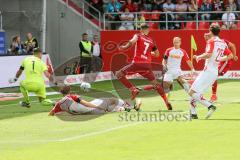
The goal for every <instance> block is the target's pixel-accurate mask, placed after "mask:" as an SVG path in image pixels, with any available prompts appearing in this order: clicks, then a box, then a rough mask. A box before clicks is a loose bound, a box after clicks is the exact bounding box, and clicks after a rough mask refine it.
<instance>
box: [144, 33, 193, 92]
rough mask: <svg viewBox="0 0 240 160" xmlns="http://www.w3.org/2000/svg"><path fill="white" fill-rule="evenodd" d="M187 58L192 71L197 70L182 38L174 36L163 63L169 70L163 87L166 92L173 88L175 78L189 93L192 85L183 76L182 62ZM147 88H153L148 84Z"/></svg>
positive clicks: (165, 75)
mask: <svg viewBox="0 0 240 160" xmlns="http://www.w3.org/2000/svg"><path fill="white" fill-rule="evenodd" d="M182 59H183V60H185V61H186V62H187V64H188V66H189V67H190V69H191V71H192V73H193V72H195V70H194V67H193V64H192V62H191V61H190V59H189V57H188V54H187V52H186V51H185V50H184V49H182V48H181V38H179V37H174V38H173V47H171V48H168V49H167V50H166V51H165V54H164V57H163V61H162V64H163V66H164V68H165V70H166V71H167V72H166V73H165V74H164V78H163V88H164V91H165V93H169V91H170V90H172V84H173V80H177V81H178V82H179V83H180V85H181V86H182V87H183V89H184V90H185V91H186V92H187V93H188V91H189V89H190V86H189V83H188V82H187V81H185V80H184V79H183V77H182V70H181V62H182ZM144 89H145V90H149V89H152V88H151V86H146V87H145V88H144Z"/></svg>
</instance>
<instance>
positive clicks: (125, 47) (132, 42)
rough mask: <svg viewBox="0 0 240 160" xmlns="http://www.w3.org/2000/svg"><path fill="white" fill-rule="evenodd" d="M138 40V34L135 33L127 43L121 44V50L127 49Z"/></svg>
mask: <svg viewBox="0 0 240 160" xmlns="http://www.w3.org/2000/svg"><path fill="white" fill-rule="evenodd" d="M137 40H138V36H137V35H136V34H135V35H134V36H133V38H132V39H131V40H130V41H128V42H127V43H126V44H125V45H122V46H119V50H120V51H121V50H126V49H128V48H130V47H131V46H132V45H134V44H135V43H136V42H137Z"/></svg>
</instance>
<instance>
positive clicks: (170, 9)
mask: <svg viewBox="0 0 240 160" xmlns="http://www.w3.org/2000/svg"><path fill="white" fill-rule="evenodd" d="M163 11H164V12H168V14H167V15H168V17H167V18H168V21H173V20H174V19H175V17H174V15H173V14H172V13H171V12H173V11H175V5H174V4H173V3H172V0H167V1H166V2H165V3H164V4H163ZM160 20H161V21H165V20H166V15H165V14H162V15H161V16H160ZM164 27H165V23H160V28H164ZM168 28H169V29H174V25H173V23H172V22H170V23H168Z"/></svg>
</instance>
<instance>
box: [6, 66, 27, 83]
mask: <svg viewBox="0 0 240 160" xmlns="http://www.w3.org/2000/svg"><path fill="white" fill-rule="evenodd" d="M23 70H24V68H23V67H22V66H21V67H20V68H19V69H18V71H17V73H16V75H15V78H10V79H9V80H8V82H9V83H15V82H17V80H18V78H19V77H20V76H21V75H22V73H23Z"/></svg>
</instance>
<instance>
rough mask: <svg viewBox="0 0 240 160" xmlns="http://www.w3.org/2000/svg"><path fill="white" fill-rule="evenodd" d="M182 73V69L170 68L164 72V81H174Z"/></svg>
mask: <svg viewBox="0 0 240 160" xmlns="http://www.w3.org/2000/svg"><path fill="white" fill-rule="evenodd" d="M181 75H182V71H181V70H168V71H167V72H166V73H165V74H164V78H163V81H165V82H173V80H175V79H177V78H178V77H179V76H181Z"/></svg>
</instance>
